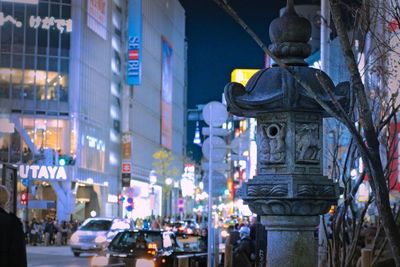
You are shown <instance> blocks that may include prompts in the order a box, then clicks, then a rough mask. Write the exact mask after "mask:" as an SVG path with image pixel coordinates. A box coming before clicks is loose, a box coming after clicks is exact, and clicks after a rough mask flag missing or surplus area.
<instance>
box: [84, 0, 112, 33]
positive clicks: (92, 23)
mask: <svg viewBox="0 0 400 267" xmlns="http://www.w3.org/2000/svg"><path fill="white" fill-rule="evenodd" d="M87 5H88V7H87V25H88V27H89V29H91V30H92V31H94V32H95V33H97V35H98V36H100V37H101V38H103V39H104V40H106V39H107V0H88V2H87Z"/></svg>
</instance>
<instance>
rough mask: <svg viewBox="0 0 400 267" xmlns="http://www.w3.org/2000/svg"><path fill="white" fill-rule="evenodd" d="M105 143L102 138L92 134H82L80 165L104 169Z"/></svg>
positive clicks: (98, 169) (95, 169)
mask: <svg viewBox="0 0 400 267" xmlns="http://www.w3.org/2000/svg"><path fill="white" fill-rule="evenodd" d="M105 150H106V145H105V142H104V140H101V139H100V138H96V137H95V136H94V134H93V136H92V135H84V136H82V150H81V162H82V167H83V168H86V169H89V170H93V171H99V172H103V171H104V163H105Z"/></svg>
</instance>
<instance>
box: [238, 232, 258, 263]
mask: <svg viewBox="0 0 400 267" xmlns="http://www.w3.org/2000/svg"><path fill="white" fill-rule="evenodd" d="M239 234H240V240H239V243H238V245H237V246H236V247H235V248H234V250H233V259H234V260H233V267H239V266H240V267H251V266H253V264H254V260H255V254H254V252H255V246H254V242H253V240H251V238H250V228H249V227H247V226H242V227H240V230H239Z"/></svg>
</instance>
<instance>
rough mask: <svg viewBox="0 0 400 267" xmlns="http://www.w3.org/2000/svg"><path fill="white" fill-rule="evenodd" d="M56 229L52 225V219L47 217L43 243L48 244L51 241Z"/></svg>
mask: <svg viewBox="0 0 400 267" xmlns="http://www.w3.org/2000/svg"><path fill="white" fill-rule="evenodd" d="M55 232H56V229H55V227H54V223H53V220H52V219H51V218H50V217H49V218H47V221H46V225H45V227H44V245H45V246H48V245H50V244H52V243H53V239H54V234H55Z"/></svg>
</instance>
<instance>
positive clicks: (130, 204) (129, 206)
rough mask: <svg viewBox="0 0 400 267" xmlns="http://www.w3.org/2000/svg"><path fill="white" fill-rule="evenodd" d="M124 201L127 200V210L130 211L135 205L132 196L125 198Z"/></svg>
mask: <svg viewBox="0 0 400 267" xmlns="http://www.w3.org/2000/svg"><path fill="white" fill-rule="evenodd" d="M126 201H127V202H128V206H126V210H127V211H132V210H133V209H134V207H135V204H134V202H133V197H128V198H127V199H126Z"/></svg>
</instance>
